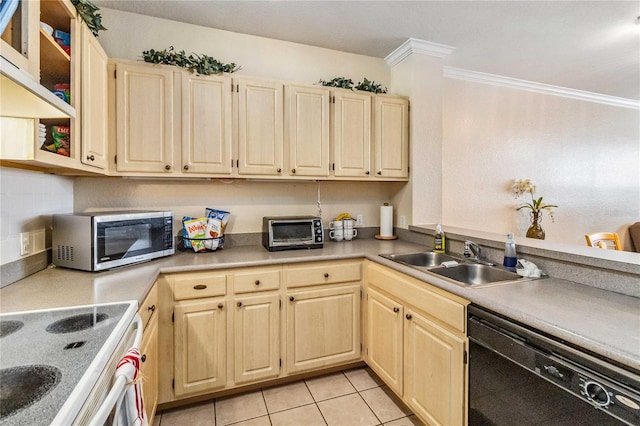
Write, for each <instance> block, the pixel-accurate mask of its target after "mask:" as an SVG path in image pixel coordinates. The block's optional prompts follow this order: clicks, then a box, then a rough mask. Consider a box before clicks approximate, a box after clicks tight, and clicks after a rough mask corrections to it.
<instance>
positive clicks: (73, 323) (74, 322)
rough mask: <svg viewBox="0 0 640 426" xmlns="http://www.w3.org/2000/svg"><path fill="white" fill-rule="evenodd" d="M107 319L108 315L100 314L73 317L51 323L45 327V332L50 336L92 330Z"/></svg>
mask: <svg viewBox="0 0 640 426" xmlns="http://www.w3.org/2000/svg"><path fill="white" fill-rule="evenodd" d="M107 318H109V315H107V314H102V313H100V314H82V315H74V316H72V317H67V318H63V319H61V320H58V321H56V322H52V323H51V324H49V325H48V326H47V328H46V330H47V332H48V333H52V334H62V333H73V332H75V331H82V330H86V329H88V328H92V327H94V326H95V325H96V324H98V323H99V322H102V321H104V320H106V319H107Z"/></svg>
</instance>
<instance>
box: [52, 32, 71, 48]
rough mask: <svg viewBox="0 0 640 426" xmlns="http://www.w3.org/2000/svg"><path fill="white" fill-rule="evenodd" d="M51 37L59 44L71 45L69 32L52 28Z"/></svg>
mask: <svg viewBox="0 0 640 426" xmlns="http://www.w3.org/2000/svg"><path fill="white" fill-rule="evenodd" d="M53 38H54V39H55V41H56V42H57V43H58V44H59V45H60V46H71V34H69V33H67V32H65V31H61V30H54V31H53Z"/></svg>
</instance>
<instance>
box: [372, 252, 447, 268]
mask: <svg viewBox="0 0 640 426" xmlns="http://www.w3.org/2000/svg"><path fill="white" fill-rule="evenodd" d="M380 256H382V257H384V258H387V259H390V260H393V261H396V262H398V263H404V264H405V265H409V266H421V267H425V268H432V267H434V266H440V264H442V262H447V261H452V260H456V259H455V258H453V257H451V256H447V255H446V254H442V253H433V252H430V251H422V252H418V253H401V254H381V255H380Z"/></svg>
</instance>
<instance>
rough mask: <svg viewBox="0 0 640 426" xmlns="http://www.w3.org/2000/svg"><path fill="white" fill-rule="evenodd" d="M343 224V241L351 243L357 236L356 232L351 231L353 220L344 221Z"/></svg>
mask: <svg viewBox="0 0 640 426" xmlns="http://www.w3.org/2000/svg"><path fill="white" fill-rule="evenodd" d="M343 222H344V239H345V241H351V240H352V239H354V238H355V236H356V235H358V231H357V230H356V229H353V220H351V219H345V220H343Z"/></svg>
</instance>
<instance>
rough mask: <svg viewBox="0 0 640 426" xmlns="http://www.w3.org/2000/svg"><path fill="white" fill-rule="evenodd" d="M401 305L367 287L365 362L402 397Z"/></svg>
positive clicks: (402, 322)
mask: <svg viewBox="0 0 640 426" xmlns="http://www.w3.org/2000/svg"><path fill="white" fill-rule="evenodd" d="M403 318H404V308H403V306H402V304H401V303H399V302H396V301H395V300H393V299H390V298H388V297H386V296H384V295H382V294H381V293H378V292H377V291H375V290H373V289H372V288H369V291H368V295H367V329H366V333H367V351H366V360H367V364H369V366H370V367H371V369H372V370H373V371H375V372H376V374H378V376H380V378H381V379H382V380H384V382H385V383H386V384H387V385H388V386H389V387H390V388H392V389H393V390H394V391H395V392H396V393H397V394H398V395H400V396H402V391H403V389H402V375H403V371H402V363H403V362H404V360H403V357H402V348H403V343H402V342H403V340H402V334H403V327H404V320H403Z"/></svg>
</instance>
